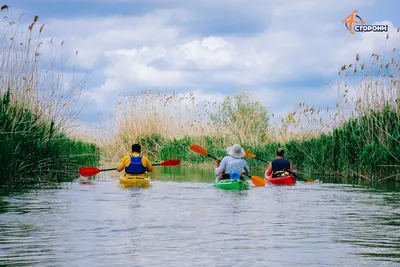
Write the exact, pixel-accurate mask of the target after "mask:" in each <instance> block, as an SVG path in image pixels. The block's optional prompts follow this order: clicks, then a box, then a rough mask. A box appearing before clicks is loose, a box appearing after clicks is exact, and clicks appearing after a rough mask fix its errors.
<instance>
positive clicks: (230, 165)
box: [215, 156, 247, 175]
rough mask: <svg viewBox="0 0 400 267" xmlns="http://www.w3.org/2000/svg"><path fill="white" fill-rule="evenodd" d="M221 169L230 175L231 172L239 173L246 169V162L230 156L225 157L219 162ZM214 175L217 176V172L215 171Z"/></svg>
mask: <svg viewBox="0 0 400 267" xmlns="http://www.w3.org/2000/svg"><path fill="white" fill-rule="evenodd" d="M221 166H222V167H221V168H223V169H224V170H225V173H227V174H230V173H232V172H239V173H241V172H242V170H243V169H245V167H247V162H246V161H245V160H244V159H241V158H234V157H232V156H225V157H223V158H222V161H221ZM215 174H216V175H218V174H219V171H218V170H216V171H215Z"/></svg>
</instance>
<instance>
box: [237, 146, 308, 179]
mask: <svg viewBox="0 0 400 267" xmlns="http://www.w3.org/2000/svg"><path fill="white" fill-rule="evenodd" d="M244 152H245V153H246V157H249V158H251V159H258V160H261V161H264V162H266V163H269V162H268V161H266V160H264V159H261V158H259V157H257V156H256V155H254V154H252V153H250V152H249V151H247V150H246V149H245V150H244ZM292 174H293V175H294V176H295V177H296V179H300V180H303V181H304V182H309V183H312V182H315V181H314V180H306V179H304V178H302V177H300V176H299V175H298V174H297V173H293V172H292Z"/></svg>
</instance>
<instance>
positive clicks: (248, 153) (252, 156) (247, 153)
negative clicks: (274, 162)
mask: <svg viewBox="0 0 400 267" xmlns="http://www.w3.org/2000/svg"><path fill="white" fill-rule="evenodd" d="M244 153H245V154H246V157H249V158H251V159H254V158H255V157H256V155H254V154H251V153H250V152H249V151H247V150H246V149H244Z"/></svg>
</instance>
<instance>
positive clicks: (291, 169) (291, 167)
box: [290, 162, 293, 172]
mask: <svg viewBox="0 0 400 267" xmlns="http://www.w3.org/2000/svg"><path fill="white" fill-rule="evenodd" d="M290 171H291V172H293V166H292V163H291V162H290Z"/></svg>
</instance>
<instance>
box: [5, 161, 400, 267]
mask: <svg viewBox="0 0 400 267" xmlns="http://www.w3.org/2000/svg"><path fill="white" fill-rule="evenodd" d="M260 174H261V173H260ZM260 174H258V175H260ZM152 175H153V176H152V177H154V179H153V180H152V182H151V186H150V187H148V188H121V187H120V186H119V184H118V180H117V179H116V178H117V177H118V176H117V174H116V173H111V172H104V173H101V174H100V175H99V176H98V177H97V179H96V180H94V181H93V183H92V184H82V183H80V182H73V183H66V184H64V185H63V187H62V188H61V189H54V190H53V189H52V190H41V191H34V192H29V193H25V194H20V195H16V196H12V197H5V198H2V199H1V202H0V230H1V235H0V265H1V266H174V267H175V266H246V267H248V266H282V267H283V266H307V267H309V266H341V267H342V266H371V267H376V266H400V193H399V192H395V191H390V190H384V189H380V190H378V189H373V188H370V187H366V186H353V185H346V184H336V183H329V182H328V181H325V180H324V182H323V183H322V182H315V183H304V182H300V181H299V182H298V183H297V184H296V185H295V186H281V187H278V186H267V187H263V188H261V187H251V188H250V190H247V191H243V192H234V191H224V190H221V189H218V188H216V187H214V185H213V175H212V170H209V169H202V168H195V169H194V168H188V167H173V168H164V167H159V168H158V169H157V170H156V171H155V173H154V174H152Z"/></svg>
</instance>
